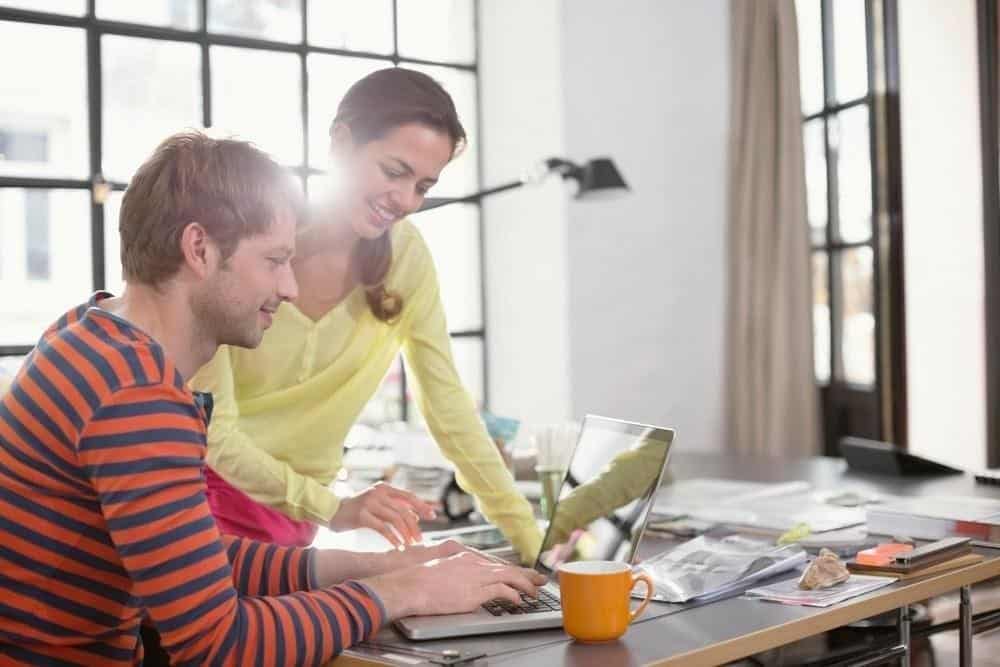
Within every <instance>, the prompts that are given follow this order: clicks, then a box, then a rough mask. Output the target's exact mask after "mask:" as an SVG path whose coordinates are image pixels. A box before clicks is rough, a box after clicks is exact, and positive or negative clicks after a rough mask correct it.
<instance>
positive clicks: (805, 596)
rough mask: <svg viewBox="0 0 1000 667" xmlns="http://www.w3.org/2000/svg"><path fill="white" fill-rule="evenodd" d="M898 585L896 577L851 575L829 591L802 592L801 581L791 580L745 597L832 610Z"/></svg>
mask: <svg viewBox="0 0 1000 667" xmlns="http://www.w3.org/2000/svg"><path fill="white" fill-rule="evenodd" d="M895 581H896V578H895V577H875V576H871V575H866V574H852V575H851V578H850V579H848V580H847V581H845V582H844V583H842V584H837V585H836V586H832V587H830V588H820V589H814V590H802V589H801V588H799V580H798V578H792V579H786V580H784V581H779V582H777V583H773V584H768V585H767V586H760V587H759V588H752V589H750V590H748V591H747V592H746V597H748V598H755V599H757V600H765V601H768V602H781V603H783V604H792V605H802V606H806V607H829V606H831V605H835V604H837V603H838V602H843V601H844V600H849V599H851V598H853V597H857V596H859V595H864V594H865V593H870V592H871V591H874V590H876V589H879V588H882V587H883V586H888V585H889V584H891V583H894V582H895Z"/></svg>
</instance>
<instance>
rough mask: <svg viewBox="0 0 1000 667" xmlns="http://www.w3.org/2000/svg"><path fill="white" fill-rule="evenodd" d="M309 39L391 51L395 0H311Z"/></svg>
mask: <svg viewBox="0 0 1000 667" xmlns="http://www.w3.org/2000/svg"><path fill="white" fill-rule="evenodd" d="M309 43H310V44H314V45H316V46H325V47H328V48H332V49H348V50H350V51H369V52H371V53H385V54H390V53H392V0H339V1H338V2H334V1H332V0H309Z"/></svg>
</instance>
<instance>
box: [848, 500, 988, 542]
mask: <svg viewBox="0 0 1000 667" xmlns="http://www.w3.org/2000/svg"><path fill="white" fill-rule="evenodd" d="M866 518H867V523H868V532H869V533H870V534H875V535H905V536H906V537H910V538H916V539H923V540H939V539H941V538H943V537H950V536H963V537H972V538H975V539H979V540H985V541H989V542H997V541H1000V500H995V499H993V498H979V497H975V496H921V497H918V498H896V499H893V500H891V501H889V502H887V503H885V504H883V505H871V506H869V507H868V508H867V517H866Z"/></svg>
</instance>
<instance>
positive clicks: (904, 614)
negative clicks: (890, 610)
mask: <svg viewBox="0 0 1000 667" xmlns="http://www.w3.org/2000/svg"><path fill="white" fill-rule="evenodd" d="M899 643H900V644H902V645H903V647H904V648H905V649H906V653H904V654H903V655H902V657H901V658H900V659H899V664H900V665H901V667H910V605H908V604H904V605H903V606H902V607H900V608H899Z"/></svg>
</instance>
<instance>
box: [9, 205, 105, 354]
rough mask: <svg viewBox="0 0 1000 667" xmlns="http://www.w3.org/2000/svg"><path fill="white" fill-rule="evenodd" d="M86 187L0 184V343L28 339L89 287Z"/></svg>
mask: <svg viewBox="0 0 1000 667" xmlns="http://www.w3.org/2000/svg"><path fill="white" fill-rule="evenodd" d="M91 291H92V290H91V253H90V192H89V191H88V190H40V189H21V188H3V189H0V293H2V294H9V295H13V296H16V298H8V299H3V300H0V322H3V326H2V327H0V345H33V344H34V343H35V342H36V341H37V340H38V337H39V336H40V335H41V334H42V332H43V331H44V330H45V328H46V327H47V326H48V325H50V324H51V323H52V322H53V321H54V320H55V319H56V318H57V317H59V316H60V315H61V314H62V313H63V312H65V311H66V310H68V309H69V308H70V307H72V306H74V305H76V304H79V303H81V302H83V301H84V300H86V299H87V297H88V296H89V295H90V293H91Z"/></svg>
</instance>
